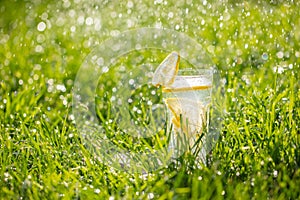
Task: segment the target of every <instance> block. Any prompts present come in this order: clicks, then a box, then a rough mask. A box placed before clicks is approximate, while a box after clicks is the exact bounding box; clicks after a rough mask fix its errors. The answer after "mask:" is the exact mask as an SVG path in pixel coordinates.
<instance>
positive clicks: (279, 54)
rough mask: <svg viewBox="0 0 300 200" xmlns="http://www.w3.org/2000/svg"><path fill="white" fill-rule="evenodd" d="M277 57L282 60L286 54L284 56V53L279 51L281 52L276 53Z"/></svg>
mask: <svg viewBox="0 0 300 200" xmlns="http://www.w3.org/2000/svg"><path fill="white" fill-rule="evenodd" d="M276 56H277V58H280V59H281V58H283V56H284V54H283V52H282V51H279V52H277V53H276Z"/></svg>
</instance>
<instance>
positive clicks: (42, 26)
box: [37, 22, 47, 32]
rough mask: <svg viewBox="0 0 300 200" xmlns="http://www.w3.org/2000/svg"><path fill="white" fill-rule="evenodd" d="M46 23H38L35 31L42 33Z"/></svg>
mask: <svg viewBox="0 0 300 200" xmlns="http://www.w3.org/2000/svg"><path fill="white" fill-rule="evenodd" d="M46 27H47V26H46V23H45V22H40V23H38V25H37V30H38V31H40V32H43V31H44V30H45V29H46Z"/></svg>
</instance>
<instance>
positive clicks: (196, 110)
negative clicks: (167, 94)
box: [165, 98, 206, 134]
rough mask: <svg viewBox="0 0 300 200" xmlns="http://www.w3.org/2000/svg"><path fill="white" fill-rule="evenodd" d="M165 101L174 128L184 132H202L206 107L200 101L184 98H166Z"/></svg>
mask: <svg viewBox="0 0 300 200" xmlns="http://www.w3.org/2000/svg"><path fill="white" fill-rule="evenodd" d="M165 103H166V105H167V106H168V108H169V109H170V110H171V112H172V114H173V117H172V123H173V124H174V126H175V128H177V129H181V130H182V131H183V132H185V133H186V134H195V133H201V132H202V129H203V125H204V124H205V113H206V108H205V106H203V104H202V103H201V102H197V101H192V100H189V99H186V98H167V99H165Z"/></svg>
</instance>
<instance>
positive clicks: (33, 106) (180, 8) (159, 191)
mask: <svg viewBox="0 0 300 200" xmlns="http://www.w3.org/2000/svg"><path fill="white" fill-rule="evenodd" d="M298 8H299V3H297V2H294V3H293V2H292V1H284V2H283V1H272V2H268V1H261V2H256V1H250V2H242V1H236V2H230V1H229V2H225V1H223V2H219V3H214V2H213V1H208V2H207V4H205V3H201V4H200V3H199V4H198V3H193V4H190V3H185V2H184V1H179V2H176V3H173V2H168V4H167V5H165V4H164V3H155V4H154V3H153V2H151V1H150V3H146V2H144V3H141V2H138V1H133V7H131V4H130V3H129V4H128V3H127V2H126V3H124V2H118V3H113V2H93V1H86V2H81V1H72V2H70V4H69V1H61V2H60V1H59V2H52V1H38V0H36V1H8V0H7V1H1V3H0V13H1V19H0V46H1V48H0V61H1V62H0V133H1V134H0V199H41V198H42V199H109V198H110V199H299V196H300V189H299V185H300V170H299V165H300V155H299V152H300V151H299V149H300V131H299V130H300V128H299V124H300V90H299V86H300V82H299V80H300V79H299V78H300V75H299V72H300V67H299V63H300V62H299V57H300V50H299V49H300V48H299V44H300V43H299V41H300V34H299V33H300V30H299V27H300V26H299V23H300V22H299V16H300V13H299V9H298ZM142 10H143V11H145V10H147V14H142V13H141V11H142ZM171 13H173V14H171ZM120 14H122V15H120ZM2 16H3V17H2ZM80 16H84V17H85V18H84V19H87V17H88V16H91V17H94V19H96V18H97V17H98V18H99V19H101V29H100V30H98V28H99V27H96V26H90V25H87V24H85V22H83V23H82V22H81V18H80ZM171 16H172V17H171ZM41 21H44V22H45V23H46V24H47V28H46V29H45V30H44V31H38V30H37V26H38V24H39V23H40V22H41ZM94 22H95V24H96V21H94ZM159 25H161V26H163V27H165V28H170V29H176V30H177V29H178V31H180V32H184V33H186V34H187V35H189V36H191V37H193V38H195V40H196V41H198V42H199V43H201V44H202V45H203V47H204V48H205V49H207V51H208V53H209V54H210V56H211V57H212V59H213V61H214V63H215V64H216V66H217V67H218V69H219V71H220V76H221V81H222V82H224V83H225V100H224V105H225V107H226V110H225V118H224V124H223V128H222V132H221V135H220V137H219V139H218V141H217V143H216V146H215V148H213V150H212V152H211V153H210V154H209V155H208V157H207V160H208V162H207V163H206V165H204V164H201V165H196V164H195V162H194V159H195V157H194V155H191V154H185V155H183V156H182V157H180V158H179V159H178V162H177V163H173V164H171V165H169V166H168V167H167V168H163V169H160V170H158V171H153V172H152V173H149V174H139V173H132V174H128V173H125V172H122V171H118V170H113V169H112V168H110V167H109V166H106V165H104V164H103V163H101V162H100V161H99V160H98V159H97V157H95V154H93V153H92V152H91V151H88V150H87V148H86V146H85V144H84V141H83V140H82V137H81V135H80V134H79V133H78V131H77V129H76V126H75V123H74V119H73V117H72V114H71V113H72V107H71V101H72V95H71V94H72V93H71V91H72V87H73V83H74V80H75V76H76V73H77V70H78V69H79V67H80V65H81V64H82V62H83V61H84V58H85V57H86V55H88V54H89V53H90V52H91V51H92V49H93V47H94V46H97V45H99V44H100V43H101V42H102V41H104V40H105V39H107V38H109V37H110V34H113V33H112V32H113V31H117V30H119V31H125V30H127V29H133V28H138V27H148V26H150V27H154V26H159ZM176 25H178V26H176ZM74 29H75V31H74ZM162 58H163V57H162V56H161V57H160V58H159V60H161V59H162ZM146 59H147V58H146ZM129 61H130V60H129ZM129 61H126V60H125V61H122V62H123V64H125V65H126V66H127V67H129V66H130V65H131V64H132V63H131V62H129ZM132 62H134V61H132ZM107 78H109V77H107ZM111 78H112V80H113V79H114V77H113V76H111ZM108 87H109V86H108ZM100 92H101V91H100ZM143 92H146V91H143ZM104 111H105V110H104ZM102 112H103V110H102ZM109 134H111V135H114V134H115V132H114V131H111V132H109ZM121 139H122V138H121ZM123 139H124V140H125V141H127V142H131V141H132V139H131V138H130V137H125V138H123ZM147 142H149V141H147ZM129 144H130V143H129ZM128 148H130V146H129V147H128ZM131 148H133V147H131ZM141 148H142V146H141Z"/></svg>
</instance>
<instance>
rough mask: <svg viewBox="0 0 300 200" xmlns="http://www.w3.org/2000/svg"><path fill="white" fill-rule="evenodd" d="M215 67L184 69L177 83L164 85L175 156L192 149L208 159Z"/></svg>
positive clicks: (179, 72)
mask: <svg viewBox="0 0 300 200" xmlns="http://www.w3.org/2000/svg"><path fill="white" fill-rule="evenodd" d="M212 82H213V69H181V70H179V71H178V74H177V76H176V77H175V80H174V82H173V84H172V85H171V86H169V87H165V88H163V94H164V103H165V105H166V107H167V118H168V132H169V133H170V142H169V149H170V150H172V151H173V155H174V157H178V154H182V153H183V152H186V151H190V152H192V153H194V154H195V153H196V154H198V155H199V156H200V158H201V159H202V160H204V159H205V158H204V157H205V156H206V152H205V148H204V141H205V135H206V133H207V130H208V126H209V108H210V104H211V93H212Z"/></svg>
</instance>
